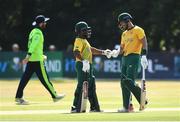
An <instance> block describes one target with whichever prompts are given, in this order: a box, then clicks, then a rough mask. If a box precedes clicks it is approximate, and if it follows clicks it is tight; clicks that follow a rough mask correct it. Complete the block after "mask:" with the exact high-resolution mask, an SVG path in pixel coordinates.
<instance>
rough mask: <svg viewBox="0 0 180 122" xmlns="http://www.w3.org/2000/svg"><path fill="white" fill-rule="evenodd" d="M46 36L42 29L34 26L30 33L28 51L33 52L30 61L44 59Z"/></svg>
mask: <svg viewBox="0 0 180 122" xmlns="http://www.w3.org/2000/svg"><path fill="white" fill-rule="evenodd" d="M43 43H44V36H43V33H42V31H41V30H40V29H38V28H34V29H33V30H32V31H31V33H30V34H29V40H28V53H31V56H30V58H29V61H43Z"/></svg>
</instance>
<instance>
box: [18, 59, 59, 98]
mask: <svg viewBox="0 0 180 122" xmlns="http://www.w3.org/2000/svg"><path fill="white" fill-rule="evenodd" d="M33 73H36V75H37V76H38V78H39V80H40V81H41V83H42V84H43V86H44V87H45V88H46V89H47V90H48V91H49V93H50V94H51V96H52V98H55V97H56V96H57V94H56V91H55V90H54V87H53V85H52V83H51V82H50V80H49V77H48V74H47V71H46V68H45V65H44V62H43V61H35V62H30V61H29V62H28V63H27V65H26V69H25V72H24V73H23V75H22V77H21V80H20V83H19V86H18V89H17V92H16V98H22V97H23V91H24V88H25V87H26V85H27V83H28V81H29V80H30V78H31V76H32V75H33Z"/></svg>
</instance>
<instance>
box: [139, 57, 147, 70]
mask: <svg viewBox="0 0 180 122" xmlns="http://www.w3.org/2000/svg"><path fill="white" fill-rule="evenodd" d="M141 65H142V67H143V68H144V69H146V68H147V67H148V60H147V58H146V55H142V57H141Z"/></svg>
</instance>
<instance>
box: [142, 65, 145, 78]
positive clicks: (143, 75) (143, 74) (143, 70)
mask: <svg viewBox="0 0 180 122" xmlns="http://www.w3.org/2000/svg"><path fill="white" fill-rule="evenodd" d="M142 80H145V69H144V68H143V67H142Z"/></svg>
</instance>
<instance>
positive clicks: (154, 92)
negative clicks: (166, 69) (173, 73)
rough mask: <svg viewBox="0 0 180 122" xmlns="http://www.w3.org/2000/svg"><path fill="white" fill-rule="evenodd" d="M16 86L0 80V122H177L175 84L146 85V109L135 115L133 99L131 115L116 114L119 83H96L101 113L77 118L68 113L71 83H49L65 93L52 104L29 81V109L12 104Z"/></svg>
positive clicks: (179, 101) (179, 87) (179, 86)
mask: <svg viewBox="0 0 180 122" xmlns="http://www.w3.org/2000/svg"><path fill="white" fill-rule="evenodd" d="M18 83H19V81H18V80H9V81H8V80H0V121H180V82H178V81H148V82H147V96H148V99H149V104H148V106H147V109H146V110H145V111H143V112H139V111H138V108H139V105H138V103H137V102H136V100H135V98H133V103H134V105H135V108H136V111H135V112H134V113H117V109H118V108H120V107H122V96H121V90H120V84H119V82H118V81H110V80H106V81H102V80H101V81H99V80H97V94H98V98H99V102H100V105H101V109H102V110H104V112H103V113H89V112H87V113H79V114H71V113H70V107H71V105H72V101H73V94H74V89H75V87H76V82H75V81H74V80H69V79H68V80H67V79H66V80H59V81H55V82H53V84H54V87H55V89H56V90H57V92H58V93H62V92H63V93H66V97H65V98H64V99H62V100H61V101H59V102H57V103H53V101H52V99H51V97H50V95H49V93H48V92H47V91H46V90H45V88H44V87H43V86H42V85H41V83H40V82H39V81H38V80H31V81H30V82H29V84H28V85H27V87H26V89H25V91H24V96H25V98H26V99H27V100H28V101H29V102H30V105H16V104H15V102H14V96H15V93H16V89H17V86H18ZM88 108H89V105H88Z"/></svg>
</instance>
